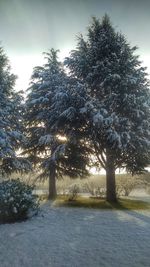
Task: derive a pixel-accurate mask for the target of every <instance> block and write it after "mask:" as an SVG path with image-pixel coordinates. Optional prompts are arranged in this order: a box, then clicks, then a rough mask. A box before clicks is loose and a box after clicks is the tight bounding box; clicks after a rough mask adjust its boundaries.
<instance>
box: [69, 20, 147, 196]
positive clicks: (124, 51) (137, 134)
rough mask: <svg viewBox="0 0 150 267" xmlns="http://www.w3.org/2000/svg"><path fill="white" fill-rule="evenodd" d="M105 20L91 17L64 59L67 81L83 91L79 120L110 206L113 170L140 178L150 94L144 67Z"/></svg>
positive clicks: (133, 50)
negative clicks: (88, 101)
mask: <svg viewBox="0 0 150 267" xmlns="http://www.w3.org/2000/svg"><path fill="white" fill-rule="evenodd" d="M136 50H137V48H136V47H131V46H130V44H129V43H128V42H127V41H126V38H125V37H124V36H123V35H122V34H121V33H118V32H116V31H115V29H114V28H113V26H112V24H111V22H110V19H109V17H108V16H107V15H105V16H104V17H103V19H102V21H100V20H98V19H96V18H93V21H92V24H91V25H90V27H89V28H88V34H87V37H86V38H83V36H82V35H81V36H79V38H78V44H77V47H76V49H75V50H73V51H72V52H71V54H70V57H68V58H66V60H65V64H66V66H67V67H68V70H69V74H70V76H71V77H76V78H77V79H78V80H79V81H80V82H82V83H83V84H84V85H85V87H86V94H87V95H88V96H89V97H90V98H91V105H90V106H88V105H86V106H85V110H84V115H85V118H86V119H87V121H88V125H89V137H90V139H91V142H92V144H93V146H94V151H95V152H94V153H95V156H96V157H97V161H98V162H99V164H100V165H101V166H102V167H103V168H104V169H105V170H106V181H107V182H106V184H107V200H108V201H116V190H115V171H116V169H117V168H126V170H127V171H129V172H131V173H132V174H135V173H141V172H143V171H144V168H145V167H146V166H147V165H148V164H149V163H150V135H149V133H150V89H149V82H148V79H147V74H146V72H145V68H144V67H142V66H141V62H140V60H139V57H138V56H137V55H136V53H135V52H136Z"/></svg>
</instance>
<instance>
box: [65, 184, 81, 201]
mask: <svg viewBox="0 0 150 267" xmlns="http://www.w3.org/2000/svg"><path fill="white" fill-rule="evenodd" d="M79 192H80V187H79V186H78V185H77V184H73V185H71V186H70V187H69V188H68V194H69V198H68V200H69V201H75V200H76V198H77V196H78V193H79Z"/></svg>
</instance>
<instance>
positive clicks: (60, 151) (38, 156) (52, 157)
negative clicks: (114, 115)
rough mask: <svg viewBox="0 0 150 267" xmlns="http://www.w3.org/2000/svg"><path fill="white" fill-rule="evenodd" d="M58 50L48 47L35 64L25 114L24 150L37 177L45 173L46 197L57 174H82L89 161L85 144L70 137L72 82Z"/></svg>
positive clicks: (53, 189)
mask: <svg viewBox="0 0 150 267" xmlns="http://www.w3.org/2000/svg"><path fill="white" fill-rule="evenodd" d="M57 52H58V51H57V50H54V49H51V50H50V52H49V53H45V54H46V64H45V65H44V66H43V67H36V68H34V71H33V75H32V81H31V86H30V88H29V90H30V92H29V94H28V98H27V101H26V110H27V112H26V115H25V121H26V128H27V137H28V140H29V142H28V145H27V146H26V148H25V153H27V154H28V155H29V157H30V159H31V161H32V162H33V164H35V166H36V167H39V170H40V171H42V172H41V174H40V176H39V178H46V177H48V179H49V198H55V197H56V177H59V176H62V175H63V174H64V175H69V176H71V177H75V176H84V175H86V174H87V170H86V164H87V161H88V156H87V152H86V151H87V147H85V148H84V145H83V142H80V141H79V142H75V140H74V139H73V138H72V136H73V132H74V133H75V131H73V129H72V128H71V125H70V122H71V121H72V120H73V117H74V115H75V110H74V109H73V108H70V106H69V105H71V103H70V101H72V100H73V99H72V98H70V95H69V91H70V89H69V88H70V86H72V85H70V82H69V80H68V77H67V76H66V74H65V72H64V69H63V66H62V64H61V63H60V62H59V61H58V59H57ZM70 99H71V100H70ZM68 107H69V109H68ZM68 121H69V123H68V124H67V122H68ZM67 125H68V128H67Z"/></svg>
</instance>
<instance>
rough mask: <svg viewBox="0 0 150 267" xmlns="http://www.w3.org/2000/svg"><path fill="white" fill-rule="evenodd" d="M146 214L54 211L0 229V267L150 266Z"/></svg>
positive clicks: (45, 209) (50, 208) (45, 208)
mask: <svg viewBox="0 0 150 267" xmlns="http://www.w3.org/2000/svg"><path fill="white" fill-rule="evenodd" d="M149 262H150V211H108V210H90V209H83V208H79V209H78V208H62V207H61V208H56V207H53V206H51V205H50V203H47V204H44V205H43V207H42V208H41V211H40V213H39V215H38V216H36V217H33V218H31V219H30V220H28V221H26V222H22V223H15V224H5V225H0V266H1V267H81V266H82V267H111V266H113V267H125V266H128V267H149Z"/></svg>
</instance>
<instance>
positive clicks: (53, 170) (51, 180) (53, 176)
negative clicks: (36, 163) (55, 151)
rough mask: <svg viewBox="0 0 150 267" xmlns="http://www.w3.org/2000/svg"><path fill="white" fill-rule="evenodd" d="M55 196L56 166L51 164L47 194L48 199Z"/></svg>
mask: <svg viewBox="0 0 150 267" xmlns="http://www.w3.org/2000/svg"><path fill="white" fill-rule="evenodd" d="M56 196H57V191H56V166H55V165H54V164H53V165H52V164H51V166H50V174H49V195H48V199H55V198H56Z"/></svg>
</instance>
